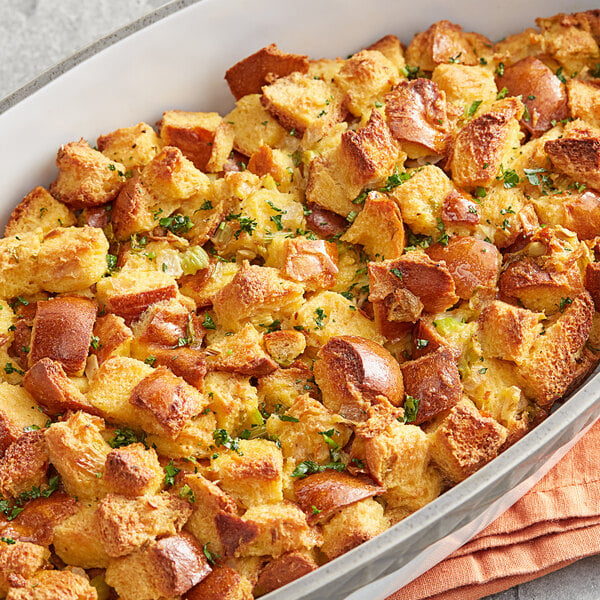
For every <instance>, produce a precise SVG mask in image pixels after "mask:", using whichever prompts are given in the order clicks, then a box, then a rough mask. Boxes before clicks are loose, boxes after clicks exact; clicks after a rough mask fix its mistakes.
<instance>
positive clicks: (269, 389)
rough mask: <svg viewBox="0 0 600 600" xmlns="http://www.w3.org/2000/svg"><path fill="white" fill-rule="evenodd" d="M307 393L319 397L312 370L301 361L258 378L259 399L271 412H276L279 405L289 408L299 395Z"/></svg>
mask: <svg viewBox="0 0 600 600" xmlns="http://www.w3.org/2000/svg"><path fill="white" fill-rule="evenodd" d="M307 393H308V394H310V396H311V397H312V398H317V397H318V391H317V386H316V384H315V382H314V379H313V374H312V371H311V369H309V368H308V367H307V366H306V365H304V363H302V362H300V361H296V362H295V363H294V365H293V366H292V367H289V368H287V369H278V370H277V371H274V372H273V373H271V374H270V375H267V376H265V377H259V379H258V395H259V400H260V403H261V406H263V405H264V407H265V409H266V410H267V412H269V413H273V412H276V411H277V407H278V406H279V409H281V407H284V408H289V407H290V406H291V405H292V404H293V403H294V401H295V400H296V398H297V397H298V396H301V395H302V394H307Z"/></svg>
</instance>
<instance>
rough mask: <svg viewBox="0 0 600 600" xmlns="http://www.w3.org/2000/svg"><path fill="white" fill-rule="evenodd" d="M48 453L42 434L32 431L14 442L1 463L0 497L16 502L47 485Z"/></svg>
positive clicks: (0, 460)
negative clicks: (27, 493)
mask: <svg viewBox="0 0 600 600" xmlns="http://www.w3.org/2000/svg"><path fill="white" fill-rule="evenodd" d="M47 470H48V450H47V448H46V441H45V440H44V432H43V431H30V432H27V433H25V434H23V435H22V436H21V437H19V438H18V439H17V440H16V441H14V442H13V443H12V444H11V445H10V446H9V447H8V448H7V449H6V452H5V453H4V456H3V457H2V458H1V459H0V493H1V494H2V496H3V497H4V498H17V497H18V496H19V494H21V493H22V492H27V491H29V490H31V488H33V487H41V486H42V485H44V484H46V482H47V480H46V472H47Z"/></svg>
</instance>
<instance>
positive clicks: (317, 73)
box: [308, 52, 393, 81]
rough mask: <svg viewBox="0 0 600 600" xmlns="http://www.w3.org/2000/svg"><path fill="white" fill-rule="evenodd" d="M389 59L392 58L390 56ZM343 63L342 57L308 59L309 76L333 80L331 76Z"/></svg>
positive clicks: (333, 75)
mask: <svg viewBox="0 0 600 600" xmlns="http://www.w3.org/2000/svg"><path fill="white" fill-rule="evenodd" d="M382 54H383V52H382ZM388 58H389V57H388ZM390 60H392V59H391V58H390ZM392 62H393V61H392ZM343 64H344V59H343V58H333V59H330V58H319V59H310V60H309V61H308V74H309V75H310V76H311V77H317V78H319V79H322V80H323V81H333V78H334V77H335V75H336V74H337V73H338V71H339V70H340V69H341V68H342V66H343Z"/></svg>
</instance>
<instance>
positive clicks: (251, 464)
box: [211, 440, 283, 508]
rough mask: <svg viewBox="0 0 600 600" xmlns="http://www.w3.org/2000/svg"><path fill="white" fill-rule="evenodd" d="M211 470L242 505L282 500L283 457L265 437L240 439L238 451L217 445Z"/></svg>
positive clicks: (226, 490) (271, 502) (255, 504)
mask: <svg viewBox="0 0 600 600" xmlns="http://www.w3.org/2000/svg"><path fill="white" fill-rule="evenodd" d="M216 451H217V453H218V456H217V458H215V459H214V460H213V461H212V463H211V469H212V471H213V472H214V473H215V475H216V478H217V479H218V480H219V485H220V486H221V488H222V489H223V490H224V491H225V492H227V493H228V494H231V495H232V496H233V497H234V498H235V499H236V500H237V501H238V502H239V503H240V504H241V505H242V506H245V507H246V508H249V507H251V506H260V505H262V504H274V503H276V502H281V500H283V492H282V485H283V483H282V477H283V457H282V454H281V450H280V449H279V448H278V447H277V446H276V445H275V444H274V443H273V442H270V441H268V440H240V442H239V452H236V451H234V450H226V449H225V448H223V447H221V446H217V448H216Z"/></svg>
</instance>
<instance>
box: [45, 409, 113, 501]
mask: <svg viewBox="0 0 600 600" xmlns="http://www.w3.org/2000/svg"><path fill="white" fill-rule="evenodd" d="M103 429H104V421H103V420H102V419H100V418H98V417H93V416H91V415H88V414H87V413H84V412H76V413H74V414H73V415H71V416H70V417H69V418H68V419H67V420H66V421H62V422H60V423H53V424H52V425H51V426H50V427H49V428H48V429H46V431H45V434H46V443H47V445H48V454H49V456H50V462H51V463H52V465H53V466H54V468H55V469H56V470H57V471H58V472H59V474H60V476H61V478H62V481H63V484H64V486H65V490H66V491H67V493H68V494H70V495H72V496H77V497H78V498H85V499H94V498H100V497H102V496H103V495H104V494H105V493H106V486H105V485H104V482H103V481H102V477H101V475H102V471H103V469H104V463H105V462H106V457H107V456H108V453H109V452H110V446H109V445H108V444H107V443H106V442H105V441H104V438H103V437H102V430H103ZM81 457H85V460H81Z"/></svg>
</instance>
